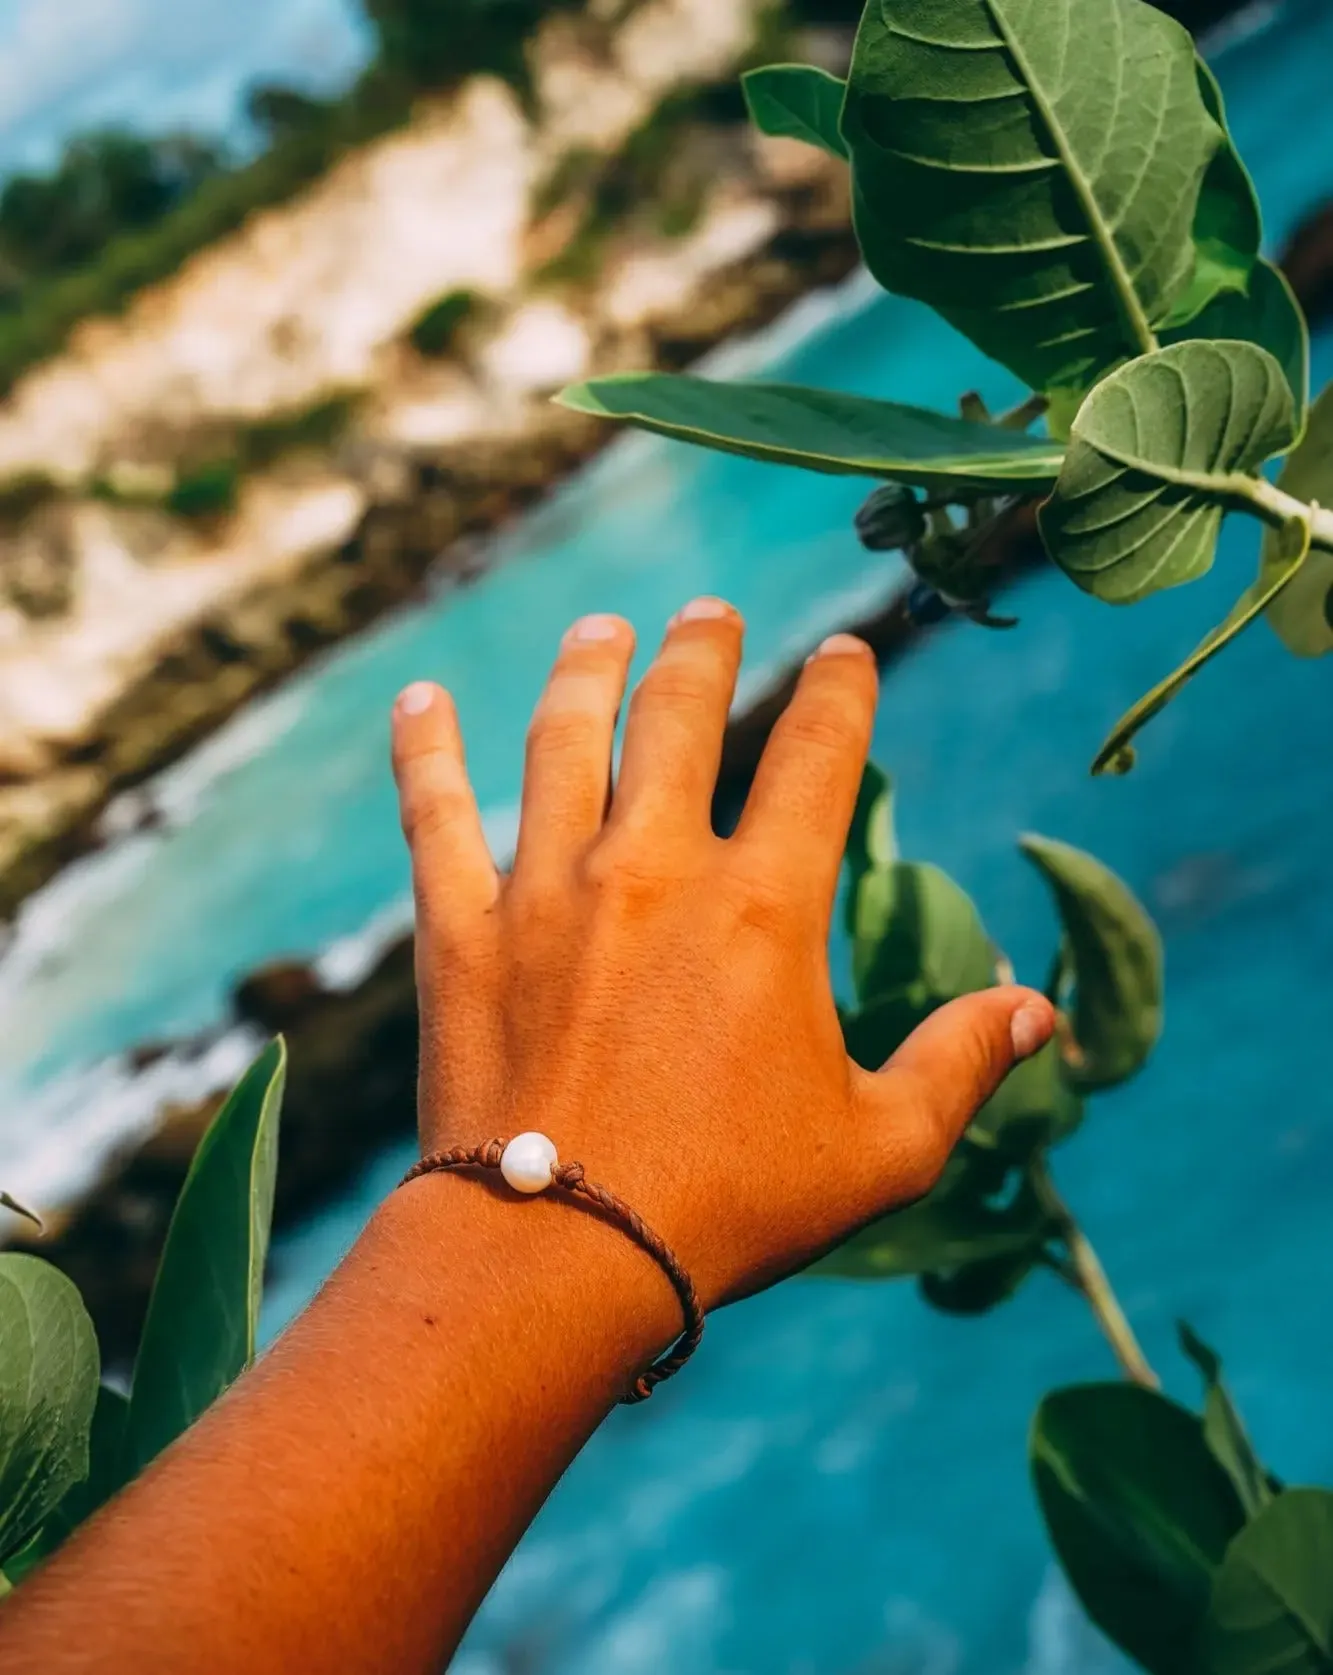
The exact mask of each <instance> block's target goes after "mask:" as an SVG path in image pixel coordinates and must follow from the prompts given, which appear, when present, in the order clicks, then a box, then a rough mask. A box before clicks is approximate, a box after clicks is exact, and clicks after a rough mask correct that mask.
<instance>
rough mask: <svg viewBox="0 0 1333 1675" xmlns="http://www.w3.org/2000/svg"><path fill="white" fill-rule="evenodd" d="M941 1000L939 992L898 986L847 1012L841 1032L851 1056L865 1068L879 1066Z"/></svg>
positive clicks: (878, 1067)
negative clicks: (899, 987) (932, 992)
mask: <svg viewBox="0 0 1333 1675" xmlns="http://www.w3.org/2000/svg"><path fill="white" fill-rule="evenodd" d="M940 1004H941V1002H940V999H939V997H938V996H937V995H930V994H923V993H920V992H918V991H917V990H915V989H913V990H912V991H910V992H909V991H907V990H904V989H898V990H895V991H894V992H893V993H891V994H884V995H876V997H875V998H874V1000H871V1001H867V1002H866V1004H865V1005H864V1006H861V1007H859V1008H858V1009H857V1010H856V1011H855V1012H852V1013H845V1014H844V1015H843V1018H842V1035H843V1041H844V1043H845V1045H846V1047H847V1052H848V1055H849V1057H851V1058H852V1059H854V1060H855V1061H856V1063H857V1064H859V1065H860V1066H861V1068H862V1069H863V1070H878V1069H880V1067H881V1066H882V1065H884V1064H885V1063H886V1062H887V1061H888V1060H889V1059H890V1058H892V1057H893V1055H894V1053H896V1052H897V1051H898V1049H899V1047H901V1046H902V1044H903V1042H904V1041H906V1039H907V1037H908V1036H909V1035H910V1034H911V1033H912V1031H913V1030H914V1029H915V1028H916V1027H917V1025H918V1024H921V1023H924V1022H925V1020H926V1019H927V1018H928V1017H929V1016H930V1014H931V1013H932V1012H934V1011H935V1010H936V1009H937V1008H938V1007H939V1005H940Z"/></svg>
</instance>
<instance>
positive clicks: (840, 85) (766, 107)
mask: <svg viewBox="0 0 1333 1675" xmlns="http://www.w3.org/2000/svg"><path fill="white" fill-rule="evenodd" d="M741 86H742V87H743V88H744V90H745V103H746V104H747V105H748V106H749V109H750V119H751V121H753V123H754V125H755V127H756V128H758V129H759V130H760V131H761V132H762V133H765V134H776V135H779V136H781V137H782V138H784V139H791V140H804V141H805V143H806V144H807V145H817V146H819V148H820V149H821V150H822V151H827V152H829V153H830V154H831V155H832V156H834V157H842V158H845V157H846V156H847V144H846V141H845V140H844V139H843V137H842V135H841V134H840V133H839V132H838V117H839V115H840V114H841V111H842V99H843V94H844V93H845V92H846V91H847V84H846V83H845V82H844V81H842V80H841V78H840V77H838V76H831V75H830V74H829V73H828V71H827V70H819V69H816V68H815V66H814V65H813V64H766V65H764V67H763V68H762V69H759V70H751V71H750V72H749V73H748V74H747V75H744V76H742V77H741Z"/></svg>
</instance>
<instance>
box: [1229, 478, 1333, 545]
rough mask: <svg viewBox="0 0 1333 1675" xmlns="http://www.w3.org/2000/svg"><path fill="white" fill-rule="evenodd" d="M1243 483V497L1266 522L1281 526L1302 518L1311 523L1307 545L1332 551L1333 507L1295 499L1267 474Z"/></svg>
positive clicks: (1248, 479)
mask: <svg viewBox="0 0 1333 1675" xmlns="http://www.w3.org/2000/svg"><path fill="white" fill-rule="evenodd" d="M1245 483H1246V487H1245V491H1244V499H1245V500H1246V501H1247V503H1248V504H1249V505H1250V506H1251V507H1252V508H1253V510H1254V511H1255V512H1257V513H1258V514H1259V516H1260V517H1261V518H1262V519H1263V520H1264V522H1265V523H1271V524H1276V525H1277V526H1278V527H1279V528H1280V527H1282V526H1283V525H1285V524H1288V523H1290V522H1292V520H1293V519H1301V520H1302V521H1304V522H1305V523H1308V524H1309V526H1310V545H1311V546H1312V547H1317V548H1319V550H1320V551H1321V552H1333V510H1330V509H1329V508H1328V507H1326V506H1318V505H1312V504H1310V503H1308V502H1307V501H1304V500H1298V499H1297V498H1296V496H1295V495H1292V494H1287V493H1286V492H1285V491H1284V490H1282V489H1280V488H1279V487H1278V486H1277V484H1276V483H1270V482H1269V481H1268V479H1267V478H1266V477H1250V478H1247V479H1245Z"/></svg>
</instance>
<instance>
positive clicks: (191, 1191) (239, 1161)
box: [121, 1038, 287, 1481]
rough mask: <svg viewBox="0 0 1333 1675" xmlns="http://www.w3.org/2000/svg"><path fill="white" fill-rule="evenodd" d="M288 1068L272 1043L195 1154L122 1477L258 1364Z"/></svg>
mask: <svg viewBox="0 0 1333 1675" xmlns="http://www.w3.org/2000/svg"><path fill="white" fill-rule="evenodd" d="M286 1068H287V1052H286V1047H285V1046H284V1044H283V1042H282V1040H281V1038H279V1039H278V1040H276V1041H273V1042H270V1044H269V1045H268V1046H267V1047H266V1048H265V1049H264V1051H263V1052H262V1053H261V1054H260V1055H259V1057H258V1058H257V1059H256V1060H255V1062H254V1064H252V1065H251V1067H250V1069H249V1070H247V1071H246V1073H245V1075H244V1076H243V1077H242V1078H241V1080H240V1081H239V1082H238V1083H237V1085H236V1088H235V1089H234V1090H233V1092H232V1094H231V1097H230V1098H229V1099H228V1100H227V1102H226V1104H225V1105H224V1106H223V1107H222V1109H221V1110H220V1111H219V1112H218V1114H217V1116H216V1117H214V1119H213V1121H212V1123H211V1124H210V1125H209V1128H208V1132H207V1133H206V1134H205V1135H204V1138H203V1139H202V1140H201V1141H200V1143H199V1149H198V1150H197V1151H196V1152H195V1155H194V1161H193V1162H192V1163H191V1165H190V1171H189V1174H188V1175H187V1176H186V1178H185V1185H184V1186H183V1187H182V1188H181V1195H180V1198H179V1199H178V1200H177V1203H176V1209H175V1212H174V1214H173V1215H172V1218H171V1226H170V1227H169V1228H168V1230H167V1239H166V1245H165V1247H164V1249H163V1251H162V1261H161V1265H160V1267H159V1268H158V1272H157V1279H156V1282H155V1283H154V1286H153V1294H152V1298H151V1300H150V1301H149V1305H148V1318H147V1320H146V1321H145V1323H144V1329H143V1337H142V1339H141V1340H140V1343H139V1353H138V1357H137V1359H136V1361H135V1364H134V1383H133V1387H132V1389H131V1392H130V1407H129V1414H128V1416H127V1419H126V1424H125V1438H124V1447H123V1450H122V1458H121V1467H122V1481H124V1480H127V1479H128V1478H130V1477H133V1476H134V1475H136V1474H137V1473H138V1472H139V1471H141V1470H142V1469H143V1468H144V1466H146V1465H147V1464H148V1462H149V1461H150V1460H152V1459H154V1458H155V1457H156V1456H157V1455H158V1454H160V1453H161V1451H162V1450H163V1449H164V1448H165V1447H166V1446H167V1444H168V1443H169V1442H171V1441H172V1440H173V1439H174V1438H175V1437H177V1436H179V1435H180V1433H181V1432H182V1431H183V1430H185V1429H186V1427H187V1426H189V1425H192V1424H193V1423H194V1421H195V1420H196V1419H197V1418H198V1417H199V1415H200V1414H201V1413H202V1412H203V1411H204V1409H205V1408H206V1407H208V1405H209V1404H210V1403H211V1402H212V1401H214V1400H215V1399H216V1398H217V1397H218V1396H220V1395H221V1394H222V1392H223V1391H224V1390H225V1389H226V1388H227V1386H228V1385H229V1384H230V1383H231V1382H232V1381H233V1380H234V1379H235V1378H236V1377H237V1376H238V1375H239V1374H240V1373H241V1372H243V1371H244V1369H245V1368H246V1367H247V1366H249V1364H250V1362H251V1361H252V1360H253V1359H254V1353H255V1332H256V1327H257V1324H258V1319H259V1302H260V1292H261V1289H262V1285H263V1278H264V1258H265V1255H266V1254H267V1251H268V1234H269V1223H270V1220H271V1218H272V1214H273V1181H274V1174H275V1171H276V1168H277V1156H278V1118H279V1113H280V1109H281V1105H282V1088H283V1080H284V1077H285V1075H286Z"/></svg>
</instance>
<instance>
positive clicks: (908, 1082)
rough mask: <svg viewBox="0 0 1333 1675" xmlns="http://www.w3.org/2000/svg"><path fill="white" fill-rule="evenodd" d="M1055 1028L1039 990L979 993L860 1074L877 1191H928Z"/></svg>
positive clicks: (933, 1018)
mask: <svg viewBox="0 0 1333 1675" xmlns="http://www.w3.org/2000/svg"><path fill="white" fill-rule="evenodd" d="M1054 1030H1055V1008H1054V1007H1053V1006H1052V1005H1051V1003H1050V1001H1049V1000H1047V999H1046V998H1045V996H1044V995H1040V994H1038V993H1037V992H1036V990H1035V989H1022V988H1017V987H1014V986H1012V985H1007V986H1005V987H1003V988H997V989H982V990H981V991H980V992H979V993H977V994H971V995H963V996H962V997H961V998H960V999H958V1000H951V1001H950V1002H949V1003H948V1005H947V1006H941V1007H940V1009H939V1011H938V1012H932V1013H931V1015H930V1017H928V1018H927V1019H926V1021H925V1022H924V1023H923V1024H920V1025H918V1027H917V1028H916V1029H914V1030H913V1031H912V1033H911V1035H909V1036H908V1038H907V1040H906V1041H904V1042H903V1044H902V1046H901V1047H899V1049H898V1051H897V1052H896V1053H895V1054H894V1055H893V1057H892V1058H891V1059H890V1060H889V1062H888V1063H887V1064H886V1065H885V1066H884V1068H883V1069H882V1070H877V1071H873V1072H867V1071H864V1070H863V1071H860V1072H859V1082H858V1090H857V1091H858V1095H859V1103H860V1104H861V1107H862V1110H863V1111H864V1112H865V1114H866V1116H867V1118H868V1119H869V1125H870V1128H871V1132H873V1133H874V1134H875V1135H876V1136H877V1137H878V1139H879V1141H880V1147H879V1148H876V1149H877V1150H879V1154H880V1155H879V1168H880V1175H879V1184H880V1190H881V1191H883V1189H884V1187H885V1186H890V1187H891V1188H892V1189H893V1190H894V1192H895V1195H896V1196H897V1197H898V1198H899V1201H903V1200H906V1199H910V1198H917V1197H920V1196H921V1195H922V1194H923V1193H925V1192H929V1190H930V1188H931V1187H932V1186H934V1184H935V1182H936V1181H937V1180H938V1178H939V1175H940V1172H941V1170H942V1169H943V1168H944V1165H945V1163H946V1162H947V1161H948V1158H949V1153H950V1152H951V1151H952V1150H953V1148H954V1147H955V1146H956V1145H957V1144H958V1141H959V1140H960V1139H961V1138H962V1134H963V1130H964V1129H965V1128H966V1127H967V1125H968V1123H970V1122H971V1121H972V1118H973V1117H974V1116H975V1115H976V1114H977V1112H978V1111H979V1110H980V1109H981V1107H982V1106H983V1105H984V1104H985V1103H986V1101H987V1100H988V1099H989V1098H990V1097H991V1095H992V1094H993V1093H994V1092H995V1090H996V1089H997V1088H998V1087H999V1085H1000V1083H1001V1082H1002V1081H1003V1080H1004V1078H1005V1077H1006V1076H1007V1075H1008V1074H1009V1072H1010V1071H1011V1070H1012V1069H1013V1067H1014V1066H1015V1065H1016V1064H1019V1063H1021V1062H1022V1060H1024V1059H1026V1058H1031V1057H1032V1055H1033V1054H1034V1053H1036V1052H1039V1051H1040V1049H1041V1048H1042V1047H1044V1046H1045V1045H1046V1043H1047V1042H1048V1041H1049V1040H1050V1038H1051V1035H1052V1034H1053V1033H1054ZM885 1153H887V1156H886V1155H885ZM900 1182H901V1191H900V1192H899V1183H900Z"/></svg>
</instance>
